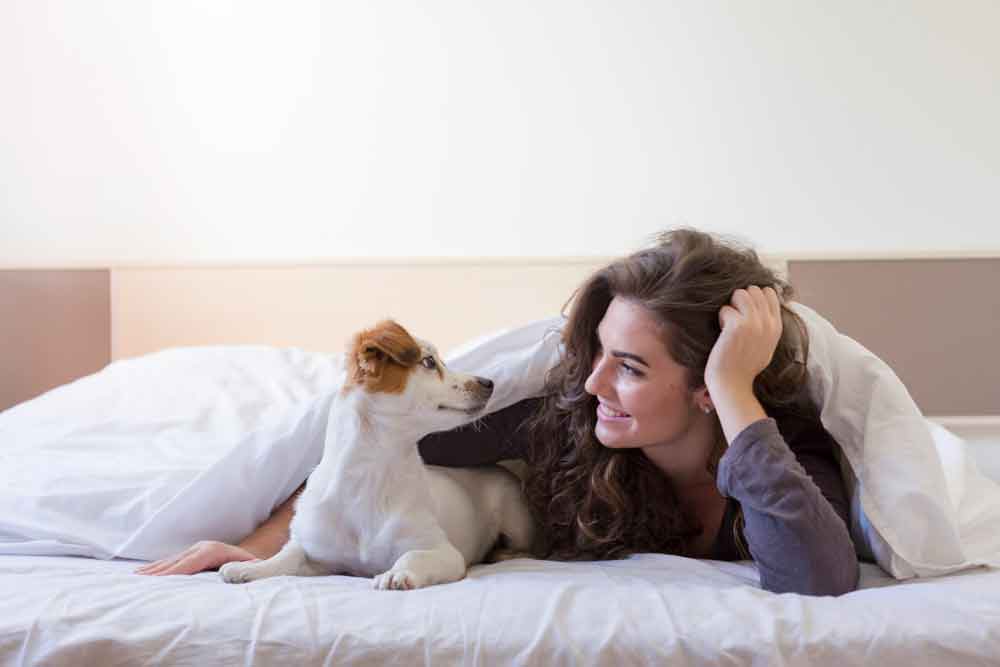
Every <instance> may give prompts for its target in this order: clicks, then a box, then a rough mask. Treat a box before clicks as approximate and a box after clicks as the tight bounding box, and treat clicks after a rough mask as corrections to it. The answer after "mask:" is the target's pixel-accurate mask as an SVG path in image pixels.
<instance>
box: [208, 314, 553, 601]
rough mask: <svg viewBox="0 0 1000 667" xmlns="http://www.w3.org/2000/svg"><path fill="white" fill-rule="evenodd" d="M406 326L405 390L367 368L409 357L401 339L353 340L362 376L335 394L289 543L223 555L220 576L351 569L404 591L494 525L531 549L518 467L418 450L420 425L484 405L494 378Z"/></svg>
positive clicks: (466, 553)
mask: <svg viewBox="0 0 1000 667" xmlns="http://www.w3.org/2000/svg"><path fill="white" fill-rule="evenodd" d="M390 325H391V326H396V327H398V325H395V323H392V322H383V323H380V324H379V325H378V326H377V327H376V329H373V330H370V332H376V333H377V331H378V328H379V327H386V326H390ZM400 331H403V332H404V334H405V330H402V328H400ZM406 337H407V338H409V340H410V341H412V342H413V343H415V345H416V346H419V360H418V361H416V362H415V363H413V364H412V365H409V366H406V367H405V369H400V368H395V369H393V372H395V373H396V374H397V381H396V384H397V385H399V384H400V379H402V380H405V387H404V388H402V390H401V391H400V390H399V387H398V386H397V387H395V388H390V389H391V393H390V392H387V391H383V390H379V387H378V383H375V386H374V389H373V388H372V386H371V385H372V383H367V384H366V383H365V382H364V380H366V379H367V378H365V377H363V376H364V374H365V373H369V372H370V373H374V374H377V373H378V372H379V371H381V370H384V369H382V368H379V365H380V364H383V365H384V364H390V365H391V364H398V365H404V364H400V362H399V360H398V359H396V358H394V354H395V356H397V357H398V356H400V355H399V351H398V350H392V349H385V348H387V347H391V346H385V345H380V344H379V342H378V340H373V339H370V340H368V342H367V343H365V342H360V343H359V342H357V341H356V344H355V348H354V349H352V350H349V352H348V354H349V355H351V354H354V355H357V356H356V359H355V362H356V364H357V366H356V369H357V373H358V374H359V376H362V377H361V379H362V381H361V382H360V383H353V384H352V383H351V380H350V378H348V386H346V387H345V390H344V391H342V392H341V393H340V394H338V396H337V397H336V398H335V399H334V402H333V406H332V408H331V412H330V419H329V424H328V426H327V438H326V448H325V450H324V452H323V458H322V460H321V461H320V463H319V466H317V468H316V469H315V471H313V473H312V475H310V477H309V480H308V482H307V483H306V487H305V489H304V491H303V492H302V494H301V496H300V497H299V498H298V500H297V501H296V504H295V514H294V517H293V519H292V523H291V527H290V539H289V541H288V543H287V544H286V545H285V546H284V548H282V550H281V551H280V552H279V553H278V554H277V555H275V556H273V557H272V558H269V559H267V560H263V561H251V562H235V563H228V564H226V565H224V566H223V567H222V568H221V570H220V573H221V575H222V578H223V579H224V580H225V581H227V582H230V583H237V582H248V581H253V580H256V579H263V578H266V577H273V576H280V575H299V576H310V575H325V574H350V575H356V576H364V577H374V582H373V583H374V586H375V588H378V589H397V590H408V589H413V588H421V587H424V586H430V585H433V584H440V583H447V582H451V581H456V580H459V579H461V578H463V577H464V576H465V573H466V570H467V568H468V566H469V565H472V564H474V563H478V562H482V561H483V559H484V558H485V557H486V555H487V554H488V553H489V552H490V551H491V549H493V548H494V546H495V545H496V544H497V541H498V538H499V537H500V535H503V536H504V537H505V539H506V541H507V545H506V546H507V547H508V548H509V550H510V551H513V552H528V551H529V550H530V547H531V544H532V540H533V537H534V523H533V521H532V517H531V513H530V512H529V510H528V508H527V505H526V503H525V500H524V497H523V494H522V493H521V485H520V481H519V480H518V479H517V477H515V476H514V475H513V474H512V473H510V472H508V471H507V470H505V469H503V468H502V467H500V466H484V467H479V468H443V467H438V466H426V465H424V463H423V461H422V460H421V458H420V454H419V452H418V451H417V446H416V444H417V441H418V440H419V439H420V438H421V437H423V436H424V435H426V434H428V433H431V432H434V431H443V430H448V429H451V428H454V427H457V426H459V425H461V424H463V423H465V422H468V421H470V420H471V419H472V418H473V417H474V416H475V415H477V414H479V413H480V412H481V411H482V409H483V408H484V407H485V405H486V402H487V400H488V398H489V396H490V394H491V393H492V383H491V382H489V381H488V380H483V379H481V378H477V377H475V376H471V375H463V374H459V373H453V372H451V371H449V370H448V369H447V368H445V367H444V364H442V363H441V361H440V359H439V358H438V356H437V353H436V352H435V350H434V348H433V347H432V346H431V345H429V344H428V343H426V342H424V341H420V340H418V339H413V338H410V337H409V335H408V334H406ZM359 338H360V335H359ZM375 339H377V336H375ZM416 356H417V350H416V349H414V350H411V351H410V360H411V361H412V358H413V357H416ZM404 371H405V372H404ZM401 373H402V375H401ZM404 375H405V377H404ZM383 384H385V383H383ZM469 446H470V447H475V446H476V443H475V438H474V437H472V438H470V441H469Z"/></svg>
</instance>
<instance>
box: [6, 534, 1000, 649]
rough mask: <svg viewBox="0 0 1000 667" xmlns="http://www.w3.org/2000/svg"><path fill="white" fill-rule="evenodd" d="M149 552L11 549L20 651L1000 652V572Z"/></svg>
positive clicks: (10, 600) (11, 596)
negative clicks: (824, 574)
mask: <svg viewBox="0 0 1000 667" xmlns="http://www.w3.org/2000/svg"><path fill="white" fill-rule="evenodd" d="M135 565H136V563H135V562H133V561H123V560H113V561H102V560H95V559H88V558H79V557H51V556H49V557H42V556H3V557H0V590H2V591H3V592H4V595H3V596H2V597H0V664H3V665H50V666H59V665H66V666H70V665H72V666H73V667H78V666H80V665H142V664H170V665H206V664H245V665H251V664H253V665H278V664H282V665H284V664H296V665H332V664H337V665H392V664H400V665H421V664H424V665H443V664H462V665H498V664H518V665H578V664H593V665H631V664H667V663H668V662H669V664H671V665H705V664H713V665H747V664H760V665H806V664H809V665H838V666H848V665H882V666H885V667H892V666H896V665H898V666H900V667H904V666H905V667H912V665H914V664H940V665H945V664H947V665H954V666H956V667H958V666H962V665H988V664H996V661H997V659H998V656H1000V571H997V570H986V569H978V570H970V571H966V572H962V573H958V574H953V575H948V576H944V577H935V578H930V579H918V580H910V581H905V582H897V581H895V580H893V579H891V578H889V577H888V576H886V575H885V574H884V573H882V572H881V570H879V568H878V567H876V566H874V565H869V564H865V565H863V567H862V582H861V588H860V589H859V590H857V591H855V592H852V593H850V594H847V595H843V596H841V597H839V598H831V597H806V596H800V595H793V594H785V595H774V594H771V593H767V592H765V591H762V590H760V589H759V588H757V587H755V586H754V585H753V584H754V583H755V580H756V574H755V570H754V568H753V567H752V566H751V565H750V564H748V563H721V562H714V561H698V560H691V559H685V558H680V557H674V556H664V555H651V554H642V555H637V556H633V557H631V558H628V559H625V560H617V561H604V562H589V563H557V562H551V561H538V560H528V559H519V560H512V561H507V562H504V563H499V564H493V565H480V566H476V567H473V568H472V569H471V570H470V572H469V574H468V576H467V577H466V578H465V579H464V580H462V581H459V582H456V583H453V584H448V585H443V586H436V587H431V588H427V589H422V590H416V591H375V590H373V589H372V587H371V581H370V580H369V579H360V578H352V577H343V576H330V577H319V578H293V577H279V578H275V579H267V580H262V581H258V582H254V583H251V584H246V585H240V586H233V585H227V584H224V583H223V582H222V581H221V580H220V579H219V577H218V574H217V573H215V572H206V573H202V574H199V575H195V576H174V577H145V576H141V575H136V574H133V573H132V570H133V568H134V567H135Z"/></svg>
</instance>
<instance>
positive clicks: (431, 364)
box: [420, 357, 437, 371]
mask: <svg viewBox="0 0 1000 667" xmlns="http://www.w3.org/2000/svg"><path fill="white" fill-rule="evenodd" d="M420 365H421V366H423V367H424V368H426V369H428V370H431V371H432V370H434V369H435V368H437V362H436V361H434V357H424V358H423V359H421V360H420Z"/></svg>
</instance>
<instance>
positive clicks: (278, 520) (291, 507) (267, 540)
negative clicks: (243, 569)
mask: <svg viewBox="0 0 1000 667" xmlns="http://www.w3.org/2000/svg"><path fill="white" fill-rule="evenodd" d="M304 488H305V484H303V485H302V486H300V487H299V488H298V489H296V491H295V493H293V494H292V495H291V496H289V498H288V500H286V501H285V502H283V503H282V504H281V505H279V506H278V508H277V509H276V510H274V512H272V513H271V516H269V517H268V518H267V520H266V521H264V523H262V524H260V525H259V526H257V529H256V530H254V531H253V532H252V533H250V534H249V535H248V536H247V537H246V538H245V539H244V540H243V541H242V542H240V543H239V547H240V548H241V549H246V550H247V551H249V552H250V553H252V554H253V555H254V556H256V557H257V558H270V557H271V556H273V555H274V554H276V553H278V552H279V551H281V547H283V546H285V543H286V542H288V527H289V525H291V523H292V516H293V515H294V514H295V501H296V500H297V499H298V497H299V494H300V493H302V489H304Z"/></svg>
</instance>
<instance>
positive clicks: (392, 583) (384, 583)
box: [372, 570, 427, 591]
mask: <svg viewBox="0 0 1000 667" xmlns="http://www.w3.org/2000/svg"><path fill="white" fill-rule="evenodd" d="M426 585H427V582H425V581H424V580H423V578H422V577H418V576H417V574H416V573H415V572H413V571H412V570H389V571H388V572H383V573H382V574H379V575H376V576H375V578H374V579H373V580H372V586H373V587H374V588H375V589H376V590H379V591H412V590H413V589H415V588H423V587H424V586H426Z"/></svg>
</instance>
